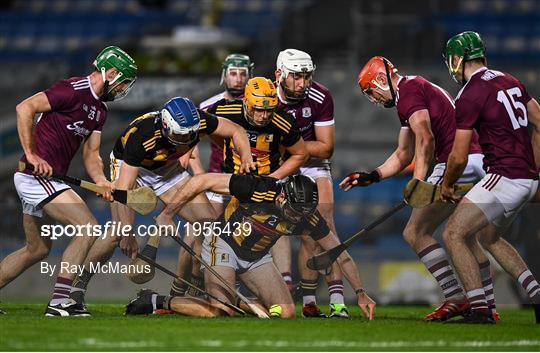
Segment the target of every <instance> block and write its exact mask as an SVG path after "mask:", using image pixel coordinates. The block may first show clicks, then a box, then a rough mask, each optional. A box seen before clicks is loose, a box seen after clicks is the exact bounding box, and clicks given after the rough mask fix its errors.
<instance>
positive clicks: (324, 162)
mask: <svg viewBox="0 0 540 353" xmlns="http://www.w3.org/2000/svg"><path fill="white" fill-rule="evenodd" d="M330 164H331V163H330V161H329V160H328V159H320V158H311V159H310V160H309V161H307V163H306V164H304V166H303V167H301V168H300V174H302V175H305V176H308V177H311V178H313V180H317V179H319V178H328V179H329V180H330V181H332V171H331V168H330Z"/></svg>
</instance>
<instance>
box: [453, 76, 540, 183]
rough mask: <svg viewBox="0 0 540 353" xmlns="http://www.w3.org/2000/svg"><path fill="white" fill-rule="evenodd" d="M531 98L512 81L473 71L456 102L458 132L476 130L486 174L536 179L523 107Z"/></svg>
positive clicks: (517, 81)
mask: <svg viewBox="0 0 540 353" xmlns="http://www.w3.org/2000/svg"><path fill="white" fill-rule="evenodd" d="M530 100H531V97H530V96H529V94H528V93H527V90H526V88H525V86H524V85H523V84H522V83H521V82H520V81H519V80H518V79H516V78H515V77H513V76H511V75H509V74H507V73H503V72H500V71H495V70H488V69H487V68H482V69H479V70H477V71H476V72H475V73H473V75H472V76H471V78H470V79H469V81H468V82H467V83H466V84H465V86H463V88H462V89H461V91H460V92H459V93H458V96H457V98H456V122H457V128H458V129H473V128H474V129H476V131H478V134H479V135H480V145H481V146H482V151H483V152H484V155H485V158H484V168H486V171H487V172H488V173H492V174H497V175H502V176H504V177H507V178H509V179H537V178H538V171H537V168H536V164H535V161H534V155H533V149H532V144H531V138H530V136H529V132H528V129H527V124H528V122H527V103H528V102H529V101H530Z"/></svg>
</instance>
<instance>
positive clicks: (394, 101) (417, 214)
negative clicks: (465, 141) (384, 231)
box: [340, 56, 495, 321]
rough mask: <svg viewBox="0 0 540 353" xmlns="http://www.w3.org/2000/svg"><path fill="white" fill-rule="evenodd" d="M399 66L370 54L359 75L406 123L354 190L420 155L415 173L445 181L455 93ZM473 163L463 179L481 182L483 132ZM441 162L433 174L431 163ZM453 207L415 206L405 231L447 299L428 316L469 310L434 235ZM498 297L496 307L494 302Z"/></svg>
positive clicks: (485, 264) (486, 278)
mask: <svg viewBox="0 0 540 353" xmlns="http://www.w3.org/2000/svg"><path fill="white" fill-rule="evenodd" d="M397 72H398V70H397V69H396V68H395V66H394V65H393V64H392V63H391V62H390V61H389V60H388V59H386V58H384V57H382V56H375V57H373V58H371V59H370V60H369V61H368V62H367V63H366V65H365V66H364V67H363V68H362V70H361V71H360V74H359V75H358V85H359V86H360V89H361V90H362V92H363V93H364V94H365V95H366V96H367V97H368V99H369V100H370V101H371V102H372V103H375V104H380V105H382V106H384V107H385V108H393V107H395V108H396V110H397V115H398V117H399V121H400V123H401V130H400V133H399V139H398V147H397V149H396V150H395V151H394V153H393V154H392V155H391V156H390V157H389V158H388V159H387V160H386V161H385V162H384V163H383V164H381V165H380V166H379V167H377V168H376V169H375V170H373V171H372V172H353V173H351V174H350V175H349V176H347V177H346V178H345V179H344V180H343V181H342V182H341V183H340V187H341V188H343V189H344V190H345V191H349V190H350V189H351V188H352V187H354V186H368V185H370V184H372V183H376V182H379V181H380V180H382V179H386V178H390V177H392V176H394V175H397V174H398V173H400V172H401V171H402V170H403V169H404V168H405V167H406V166H407V165H409V164H410V163H411V162H412V160H413V158H414V157H415V156H416V163H415V167H414V172H413V177H414V178H416V179H420V180H426V179H427V181H428V182H430V183H433V184H439V183H440V182H441V180H442V176H443V173H444V170H445V168H446V162H447V160H448V154H449V153H450V149H451V148H452V141H453V139H454V131H455V130H456V122H455V119H454V115H455V107H454V103H453V98H452V97H451V96H450V95H449V94H448V92H446V91H445V90H444V89H442V88H441V87H439V86H437V85H435V84H433V83H431V82H429V81H427V80H426V79H425V78H423V77H421V76H401V75H399V74H398V73H397ZM467 157H468V162H467V167H466V169H465V172H464V174H463V175H462V176H461V178H460V179H459V182H460V183H468V182H477V181H478V180H480V179H482V178H483V177H484V175H485V172H484V171H483V169H482V158H483V157H484V156H483V155H482V152H481V148H480V145H479V144H478V136H477V135H473V136H472V142H471V146H470V150H469V151H468V156H467ZM433 158H435V161H436V165H435V167H434V168H433V172H432V173H431V175H429V176H428V171H429V169H430V166H431V162H432V160H433ZM453 210H454V207H452V206H451V205H448V204H443V203H434V204H432V205H430V206H428V207H424V208H421V209H413V211H412V214H411V218H410V219H409V222H408V223H407V226H406V227H405V229H404V231H403V237H404V238H405V240H406V241H407V243H409V245H410V246H411V248H412V250H413V251H414V252H415V253H416V254H417V255H418V257H419V258H420V260H421V261H422V262H423V263H424V265H425V266H426V268H427V269H428V271H429V272H430V273H431V274H432V275H433V277H435V279H436V280H437V282H438V283H439V286H440V287H441V291H442V293H443V295H444V298H445V301H444V303H443V304H442V305H441V306H439V307H438V308H437V309H436V310H435V311H434V312H432V313H431V314H429V315H427V316H426V317H425V318H424V320H426V321H433V320H447V319H449V318H451V317H454V316H456V315H460V314H463V313H465V312H467V311H468V310H469V304H468V301H467V299H466V298H465V296H464V293H463V290H462V288H461V287H460V285H459V283H458V281H457V279H456V276H455V274H454V271H453V269H452V267H451V266H450V263H449V261H448V256H447V255H446V252H445V250H444V249H443V248H442V247H441V246H440V245H439V243H438V242H437V240H435V239H434V238H433V233H434V232H435V230H436V229H437V228H438V227H439V226H440V225H441V224H442V223H443V222H444V221H445V220H446V219H447V218H448V217H449V215H450V214H451V213H452V212H453ZM474 249H475V256H477V259H478V262H479V266H480V268H482V275H483V278H482V280H483V282H484V283H486V287H488V288H487V289H488V290H489V289H491V290H492V280H491V275H490V271H489V268H490V263H489V260H488V259H487V257H486V256H485V255H484V252H483V251H482V249H481V248H479V246H478V244H475V247H474ZM494 305H495V303H494V299H493V303H492V306H493V308H492V309H493V310H494V309H495V307H494Z"/></svg>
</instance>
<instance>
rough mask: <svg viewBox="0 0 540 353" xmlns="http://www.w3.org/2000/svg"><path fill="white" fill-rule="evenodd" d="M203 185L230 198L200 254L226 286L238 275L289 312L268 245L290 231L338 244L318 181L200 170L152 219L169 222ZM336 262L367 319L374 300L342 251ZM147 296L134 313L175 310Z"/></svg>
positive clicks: (218, 290) (221, 293)
mask: <svg viewBox="0 0 540 353" xmlns="http://www.w3.org/2000/svg"><path fill="white" fill-rule="evenodd" d="M206 190H213V191H215V192H219V193H223V194H230V195H231V196H233V199H232V200H231V202H230V203H229V204H228V205H227V208H226V210H225V212H224V213H223V214H222V215H221V216H220V218H219V219H218V221H217V224H216V225H215V226H217V227H218V228H219V229H220V232H219V235H218V234H217V233H214V234H213V235H212V236H208V237H205V239H204V244H203V253H202V257H203V259H204V260H205V261H206V262H207V263H208V264H210V266H212V268H213V269H214V270H216V271H217V272H218V273H219V274H220V275H221V276H222V277H223V278H225V279H226V281H227V283H228V284H229V286H230V287H233V286H234V284H235V278H236V276H237V275H238V276H239V277H240V279H241V280H242V282H243V283H245V284H246V285H247V287H248V288H249V289H250V290H251V291H252V292H253V293H256V294H257V296H258V298H259V299H260V300H261V301H262V302H263V304H264V305H265V307H266V308H267V309H268V308H270V307H271V306H272V305H276V304H277V305H280V306H281V309H282V313H281V317H282V318H290V317H294V316H295V309H294V303H293V300H292V297H291V294H290V292H289V290H288V288H287V286H286V284H285V282H284V281H283V280H282V277H281V274H280V273H279V271H278V270H277V268H276V267H275V265H274V263H273V261H272V256H271V254H270V248H271V247H272V245H274V243H275V242H276V241H277V239H278V238H279V237H281V236H288V235H295V234H306V235H307V236H310V237H312V238H313V239H314V240H316V241H317V242H318V243H319V244H320V245H321V246H322V247H323V248H324V249H330V248H333V247H335V246H338V245H339V244H340V243H339V240H337V238H336V237H335V236H333V234H332V231H331V230H330V229H329V228H328V226H327V225H326V222H325V220H324V218H322V217H321V215H320V213H319V212H318V211H317V205H318V202H317V201H318V200H317V199H318V193H317V184H316V183H315V182H314V181H313V180H312V179H311V178H309V177H307V176H304V175H294V176H291V177H288V178H286V179H285V180H283V181H278V180H276V179H274V178H271V177H266V176H255V175H238V174H217V173H208V174H201V175H197V176H195V177H193V178H192V179H191V180H190V181H189V182H188V183H187V184H186V186H185V187H184V188H183V189H182V190H181V191H180V192H179V193H178V194H177V195H176V196H175V199H174V203H173V204H171V205H170V206H167V207H166V208H165V209H164V210H163V211H162V213H161V214H160V215H159V216H158V217H156V222H157V223H158V224H170V223H171V222H172V217H173V216H174V214H176V212H177V208H179V207H181V206H182V205H183V204H184V203H186V202H188V201H189V200H190V199H192V198H193V197H195V196H196V195H198V194H200V193H201V192H204V191H206ZM173 205H174V206H173ZM345 253H346V252H345ZM337 263H338V265H339V266H340V267H341V268H342V269H343V273H344V274H345V276H346V277H347V279H348V280H349V282H350V284H351V286H352V288H353V289H355V292H356V294H357V302H358V305H359V306H360V309H361V310H362V312H363V313H364V314H365V315H366V317H368V318H369V320H372V319H373V318H374V314H375V302H374V301H373V300H372V299H371V298H370V297H369V296H368V295H367V293H366V291H365V290H364V288H363V284H362V280H361V278H360V275H359V273H358V269H357V268H356V264H355V262H354V261H349V256H347V255H346V254H343V253H342V254H341V255H340V256H339V258H338V259H337ZM205 285H206V290H208V292H209V293H211V294H213V295H214V296H216V297H218V298H220V299H223V300H226V301H229V302H232V300H233V293H230V292H228V291H227V290H226V289H225V288H224V287H223V285H222V284H221V283H220V282H219V281H218V280H217V278H216V277H214V276H212V275H210V274H207V275H206V276H205ZM149 297H150V296H149V295H146V296H145V297H144V298H143V297H140V298H137V299H136V300H135V301H132V308H131V309H132V310H133V311H134V312H138V313H141V310H137V307H136V306H139V307H141V306H143V307H146V308H147V309H148V312H146V313H150V312H151V310H156V309H162V308H165V309H172V310H174V306H171V305H168V304H167V303H171V302H172V303H175V302H174V301H175V299H174V298H173V299H172V300H169V299H168V298H166V297H164V296H155V297H154V302H155V303H156V306H155V307H152V306H150V305H149V304H150V302H149V299H150V298H149ZM158 303H159V306H158V305H157V304H158ZM164 305H165V306H164ZM128 309H129V308H128ZM143 313H144V312H143ZM230 314H232V313H230Z"/></svg>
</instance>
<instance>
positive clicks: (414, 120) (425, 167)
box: [409, 109, 435, 180]
mask: <svg viewBox="0 0 540 353" xmlns="http://www.w3.org/2000/svg"><path fill="white" fill-rule="evenodd" d="M409 124H410V125H411V129H412V131H413V132H414V136H415V139H416V146H415V155H416V164H415V167H414V173H413V178H415V179H419V180H425V179H426V176H427V173H428V171H429V167H430V165H431V161H432V160H433V153H434V152H435V137H434V136H433V132H432V131H431V122H430V120H429V112H428V111H427V109H422V110H419V111H417V112H415V113H414V114H413V115H411V117H410V118H409Z"/></svg>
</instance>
